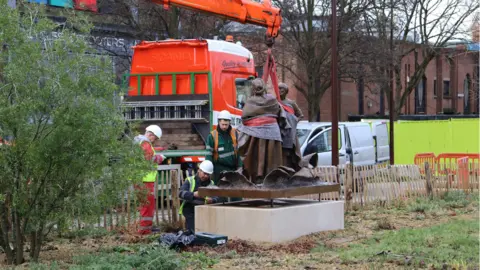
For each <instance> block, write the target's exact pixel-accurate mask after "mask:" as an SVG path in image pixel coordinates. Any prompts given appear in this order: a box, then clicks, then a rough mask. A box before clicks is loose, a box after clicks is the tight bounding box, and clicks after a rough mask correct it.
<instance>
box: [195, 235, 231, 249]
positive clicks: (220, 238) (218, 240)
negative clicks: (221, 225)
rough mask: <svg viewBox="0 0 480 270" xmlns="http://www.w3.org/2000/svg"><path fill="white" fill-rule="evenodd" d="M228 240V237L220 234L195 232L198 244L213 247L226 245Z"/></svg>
mask: <svg viewBox="0 0 480 270" xmlns="http://www.w3.org/2000/svg"><path fill="white" fill-rule="evenodd" d="M227 241H228V237H227V236H225V235H220V234H213V233H206V232H197V233H195V244H196V245H209V246H212V247H215V246H219V245H225V244H226V243H227Z"/></svg>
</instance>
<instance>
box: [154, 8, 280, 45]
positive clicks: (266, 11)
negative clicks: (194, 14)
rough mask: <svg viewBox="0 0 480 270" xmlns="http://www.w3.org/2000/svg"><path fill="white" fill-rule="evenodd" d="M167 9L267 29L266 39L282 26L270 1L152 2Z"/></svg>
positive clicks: (276, 10) (271, 36)
mask: <svg viewBox="0 0 480 270" xmlns="http://www.w3.org/2000/svg"><path fill="white" fill-rule="evenodd" d="M152 1H153V2H154V3H157V4H161V5H163V6H164V7H165V9H168V8H169V7H170V5H173V6H178V7H181V8H186V9H191V10H195V11H201V12H205V13H208V14H214V15H217V16H219V17H222V18H225V19H228V20H232V21H237V22H240V23H243V24H247V23H248V24H254V25H259V26H263V27H266V28H267V37H268V38H275V37H277V35H278V30H279V29H280V25H281V24H282V17H281V16H280V9H279V8H276V7H273V6H272V1H271V0H263V3H258V2H254V1H251V0H152Z"/></svg>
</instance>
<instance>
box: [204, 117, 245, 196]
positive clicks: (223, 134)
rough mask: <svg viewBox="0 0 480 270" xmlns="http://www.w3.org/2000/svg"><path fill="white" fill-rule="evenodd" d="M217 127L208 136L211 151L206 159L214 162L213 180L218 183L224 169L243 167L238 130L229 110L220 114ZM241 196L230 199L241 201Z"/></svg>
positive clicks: (207, 147)
mask: <svg viewBox="0 0 480 270" xmlns="http://www.w3.org/2000/svg"><path fill="white" fill-rule="evenodd" d="M217 120H218V124H217V128H216V129H215V130H213V131H212V132H211V133H210V135H208V138H207V146H206V149H207V151H209V154H207V157H206V160H209V161H211V162H212V163H213V167H214V172H213V182H214V183H215V185H218V182H219V181H220V179H219V176H220V173H221V172H223V171H235V170H237V169H238V168H240V167H242V160H241V159H240V158H239V155H238V147H237V138H238V131H237V130H236V129H235V128H233V127H232V125H231V121H232V116H231V115H230V113H229V112H228V111H227V110H223V111H221V112H220V113H219V114H218V117H217ZM241 200H242V199H241V198H230V201H241Z"/></svg>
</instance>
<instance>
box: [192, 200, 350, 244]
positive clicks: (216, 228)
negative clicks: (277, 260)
mask: <svg viewBox="0 0 480 270" xmlns="http://www.w3.org/2000/svg"><path fill="white" fill-rule="evenodd" d="M343 229H344V202H343V201H320V202H319V201H312V200H301V199H278V200H246V201H240V202H231V203H225V204H222V203H220V204H212V205H201V206H196V207H195V232H207V233H213V234H221V235H226V236H228V238H229V239H242V240H248V241H254V242H270V243H278V242H284V241H290V240H294V239H296V238H298V237H301V236H304V235H308V234H311V233H316V232H322V231H332V230H343Z"/></svg>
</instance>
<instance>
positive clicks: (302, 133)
mask: <svg viewBox="0 0 480 270" xmlns="http://www.w3.org/2000/svg"><path fill="white" fill-rule="evenodd" d="M309 133H310V129H297V136H298V143H299V144H300V145H303V143H304V142H305V140H306V139H307V137H308V134H309Z"/></svg>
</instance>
